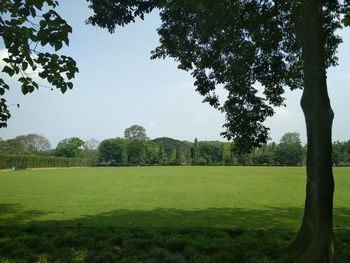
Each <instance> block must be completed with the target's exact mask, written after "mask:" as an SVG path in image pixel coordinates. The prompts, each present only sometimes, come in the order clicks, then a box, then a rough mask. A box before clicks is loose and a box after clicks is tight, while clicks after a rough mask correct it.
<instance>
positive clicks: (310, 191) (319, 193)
mask: <svg viewBox="0 0 350 263" xmlns="http://www.w3.org/2000/svg"><path fill="white" fill-rule="evenodd" d="M301 24H302V29H301V43H302V55H303V60H304V92H303V95H302V99H301V107H302V109H303V112H304V115H305V121H306V130H307V162H306V172H307V185H306V200H305V210H304V218H303V222H302V226H301V229H300V231H299V234H298V236H297V237H296V239H295V240H294V242H293V243H292V248H294V249H296V250H297V252H298V253H299V255H300V257H299V258H298V259H297V260H296V262H307V263H313V262H315V263H316V262H317V263H319V262H340V261H341V260H340V259H339V257H338V253H337V247H336V244H335V239H334V234H333V191H334V181H333V172H332V122H333V111H332V108H331V105H330V101H329V97H328V93H327V81H326V78H327V77H326V69H325V62H324V50H325V49H324V43H325V35H324V32H323V14H322V0H303V1H302V5H301Z"/></svg>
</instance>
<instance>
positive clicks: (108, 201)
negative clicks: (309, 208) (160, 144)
mask: <svg viewBox="0 0 350 263" xmlns="http://www.w3.org/2000/svg"><path fill="white" fill-rule="evenodd" d="M334 172H335V183H336V191H335V198H334V199H335V206H334V207H335V209H334V213H335V226H336V227H342V228H343V227H349V226H350V194H349V189H350V168H336V169H335V171H334ZM304 189H305V171H304V168H302V167H292V168H285V167H281V168H278V167H130V168H76V169H37V170H22V171H1V172H0V225H8V224H11V225H14V224H27V223H30V222H37V221H40V222H45V223H55V224H57V223H58V224H64V225H75V224H77V223H78V224H82V225H88V226H103V225H104V226H140V227H145V226H146V227H155V226H161V227H164V226H166V227H181V226H186V227H196V226H202V227H224V228H227V227H244V228H260V227H263V228H271V227H287V228H297V227H298V226H299V225H300V220H301V217H302V212H303V203H304V192H305V190H304Z"/></svg>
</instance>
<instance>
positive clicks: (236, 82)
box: [87, 0, 350, 152]
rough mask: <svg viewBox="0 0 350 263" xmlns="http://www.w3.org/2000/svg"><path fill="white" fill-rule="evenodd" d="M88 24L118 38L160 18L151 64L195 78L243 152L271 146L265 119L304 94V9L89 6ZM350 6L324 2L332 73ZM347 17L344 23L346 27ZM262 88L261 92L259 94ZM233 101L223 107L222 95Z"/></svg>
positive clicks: (274, 5) (145, 0) (136, 2)
mask: <svg viewBox="0 0 350 263" xmlns="http://www.w3.org/2000/svg"><path fill="white" fill-rule="evenodd" d="M88 1H89V2H90V8H91V9H93V11H94V15H92V16H91V17H90V18H89V19H88V20H87V22H88V23H90V24H92V25H98V26H100V27H102V28H107V29H108V30H109V32H114V31H115V29H116V27H117V26H124V25H126V24H128V23H130V22H134V21H135V19H136V18H137V17H139V18H141V19H143V18H144V15H145V14H147V13H150V12H151V11H152V10H154V9H157V10H160V17H161V20H162V24H161V26H160V28H159V29H158V34H159V36H160V46H159V47H157V48H156V49H155V50H153V51H152V56H151V57H152V58H165V57H172V58H174V59H175V60H176V61H177V62H178V63H179V65H178V67H179V68H180V69H183V70H186V71H190V72H191V74H192V76H193V77H194V78H195V83H194V84H195V86H196V90H197V91H198V92H199V93H200V94H201V95H203V96H204V101H206V102H209V103H210V105H212V106H214V107H216V108H218V109H220V110H221V111H222V112H224V113H225V114H226V123H225V124H224V127H225V131H224V132H223V133H222V134H223V136H224V137H226V138H228V139H232V140H234V141H235V143H236V147H235V149H236V150H237V151H239V152H248V151H250V150H251V149H252V148H254V147H258V146H261V145H262V144H265V143H266V142H267V140H268V131H269V128H267V127H266V126H265V125H264V121H265V120H266V118H268V117H271V116H273V114H274V107H276V106H282V105H284V99H285V98H284V97H283V94H284V90H285V87H289V88H290V89H292V90H293V89H302V88H303V70H302V69H303V61H302V57H301V41H302V39H303V35H304V34H307V33H308V32H303V26H302V25H301V23H300V11H301V10H300V8H301V5H300V1H294V0H293V1H278V0H274V1H272V0H269V1H258V0H255V1H254V0H248V1H243V0H221V1H212V0H119V1H117V0H114V1H110V0H88ZM349 6H350V1H349V0H346V1H344V2H339V1H335V0H330V1H324V14H325V17H324V20H325V21H324V29H325V30H324V32H325V39H326V41H325V42H326V45H325V62H324V63H325V65H326V67H329V66H332V65H336V63H337V57H336V48H337V46H338V45H339V43H341V39H340V38H339V37H338V36H337V35H336V34H335V31H336V30H337V29H339V28H341V27H342V22H343V24H345V25H349V21H350V19H349V17H350V7H349ZM341 17H343V20H341ZM259 86H262V91H261V90H259V88H258V87H259ZM220 87H223V88H224V89H225V90H226V91H227V92H228V96H227V98H226V99H225V102H224V103H220V101H219V98H218V96H217V95H216V93H215V91H216V89H217V88H220Z"/></svg>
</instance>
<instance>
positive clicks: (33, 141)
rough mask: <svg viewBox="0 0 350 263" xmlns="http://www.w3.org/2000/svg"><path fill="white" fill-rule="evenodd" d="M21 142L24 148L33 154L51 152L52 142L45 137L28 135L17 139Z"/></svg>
mask: <svg viewBox="0 0 350 263" xmlns="http://www.w3.org/2000/svg"><path fill="white" fill-rule="evenodd" d="M15 139H16V140H18V141H20V142H21V143H22V144H23V146H24V148H25V149H27V151H28V152H31V153H40V152H45V151H48V150H50V147H51V145H50V142H49V140H48V139H47V138H45V137H44V136H43V135H39V134H27V135H22V136H18V137H16V138H15Z"/></svg>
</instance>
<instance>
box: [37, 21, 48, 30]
mask: <svg viewBox="0 0 350 263" xmlns="http://www.w3.org/2000/svg"><path fill="white" fill-rule="evenodd" d="M39 25H40V27H42V28H45V27H46V26H47V23H46V21H45V20H40V22H39Z"/></svg>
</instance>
